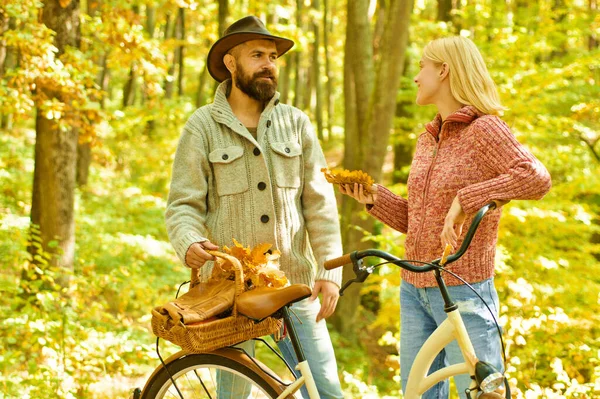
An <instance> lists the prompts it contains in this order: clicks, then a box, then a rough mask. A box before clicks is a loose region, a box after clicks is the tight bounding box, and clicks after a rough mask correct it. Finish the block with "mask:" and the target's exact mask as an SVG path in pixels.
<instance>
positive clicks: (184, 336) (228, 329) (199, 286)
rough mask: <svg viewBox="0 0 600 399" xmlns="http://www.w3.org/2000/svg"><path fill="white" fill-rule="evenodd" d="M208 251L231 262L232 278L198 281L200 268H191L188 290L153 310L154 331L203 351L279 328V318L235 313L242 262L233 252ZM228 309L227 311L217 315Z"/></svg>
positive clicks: (197, 351)
mask: <svg viewBox="0 0 600 399" xmlns="http://www.w3.org/2000/svg"><path fill="white" fill-rule="evenodd" d="M208 252H209V253H210V254H212V255H214V256H217V257H219V258H222V259H224V260H225V261H227V262H230V263H231V265H232V266H233V269H234V271H235V280H221V281H218V282H213V283H200V281H199V270H198V269H192V278H191V288H190V290H189V291H188V292H187V293H186V294H184V295H182V296H181V297H180V298H178V299H176V300H174V301H170V302H169V303H167V304H166V305H163V306H158V307H156V308H154V309H153V310H152V332H153V333H154V335H156V336H157V337H160V338H163V339H166V340H167V341H170V342H173V343H174V344H176V345H179V346H181V348H182V349H185V350H187V351H189V352H192V353H203V352H210V351H213V350H216V349H219V348H222V347H225V346H231V345H234V344H237V343H240V342H243V341H247V340H249V339H252V338H256V337H260V336H264V335H270V334H273V333H275V332H277V331H278V330H280V328H281V325H282V322H281V320H278V319H275V318H272V317H267V318H266V319H263V320H261V321H254V320H251V319H249V318H247V317H245V316H243V315H240V314H238V313H237V306H236V303H235V301H236V299H237V297H238V296H239V295H240V294H242V293H243V292H244V289H245V285H244V275H243V269H242V265H241V263H240V261H239V260H238V259H237V258H236V257H234V256H231V255H228V254H225V253H222V252H218V251H208ZM228 309H231V313H230V315H229V316H226V317H221V318H220V317H219V316H221V315H222V314H223V313H224V312H226V311H227V310H228Z"/></svg>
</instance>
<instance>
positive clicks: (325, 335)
mask: <svg viewBox="0 0 600 399" xmlns="http://www.w3.org/2000/svg"><path fill="white" fill-rule="evenodd" d="M320 309H321V303H320V301H319V299H318V298H317V299H316V300H314V301H309V300H308V299H304V300H302V301H300V302H296V303H295V304H293V305H292V311H293V312H290V313H291V318H292V324H293V325H294V329H295V330H296V333H297V335H298V338H299V339H300V343H301V345H302V349H303V351H304V356H305V357H306V360H308V364H309V366H310V370H311V372H312V375H313V377H314V379H315V383H316V385H317V390H318V391H319V395H320V396H321V398H322V399H330V398H331V399H334V398H335V399H338V398H343V395H342V388H341V386H340V380H339V377H338V372H337V363H336V360H335V354H334V352H333V345H332V344H331V338H330V337H329V332H328V331H327V324H326V323H325V320H321V321H319V322H318V323H317V322H316V318H317V314H318V313H319V310H320ZM294 314H295V315H297V316H298V318H296V316H295V315H294ZM298 319H300V320H298ZM238 346H240V347H242V348H244V349H245V350H246V352H248V353H249V354H251V355H252V356H254V341H246V342H243V343H242V344H240V345H238ZM277 346H279V349H280V350H281V353H282V354H283V357H284V358H285V360H286V361H287V362H288V364H290V365H291V366H292V368H294V367H295V366H296V364H298V360H297V357H296V354H295V352H294V348H293V346H292V342H291V340H290V338H289V337H286V338H285V339H283V340H281V341H279V342H278V343H277ZM294 371H295V373H296V374H297V376H299V372H298V371H296V370H294ZM218 385H219V393H218V398H219V399H230V398H235V399H242V398H246V397H247V396H248V392H249V388H248V386H247V385H246V384H245V383H244V382H243V381H242V380H241V379H239V378H235V377H234V376H233V375H231V374H229V373H227V374H222V375H220V376H219V377H218ZM300 392H301V393H302V397H303V398H305V399H308V392H307V391H306V388H305V387H304V386H303V387H302V388H301V390H300ZM296 397H297V396H296Z"/></svg>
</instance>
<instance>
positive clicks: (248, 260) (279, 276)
mask: <svg viewBox="0 0 600 399" xmlns="http://www.w3.org/2000/svg"><path fill="white" fill-rule="evenodd" d="M271 247H272V245H271V244H258V245H257V246H255V247H254V248H250V247H244V246H243V245H242V244H240V243H239V242H237V241H236V240H235V238H234V239H233V247H232V248H229V247H227V246H223V252H225V253H226V254H228V255H231V256H233V257H235V258H237V259H238V260H239V261H240V263H241V265H242V270H243V274H244V284H245V287H246V289H247V290H249V289H254V288H260V287H271V288H280V287H284V286H286V285H287V284H288V279H287V277H285V274H284V273H283V272H282V271H281V270H279V267H278V264H279V256H280V255H281V252H279V251H277V250H273V251H271ZM234 275H235V271H234V266H233V265H232V264H231V262H230V261H228V260H227V259H223V258H219V257H217V260H216V261H215V264H214V267H213V270H212V275H211V279H210V281H209V282H212V281H219V280H226V279H233V278H234Z"/></svg>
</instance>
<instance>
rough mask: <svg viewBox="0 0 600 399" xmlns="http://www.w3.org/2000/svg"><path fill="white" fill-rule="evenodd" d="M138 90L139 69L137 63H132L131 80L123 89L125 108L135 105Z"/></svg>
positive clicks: (129, 79) (128, 80)
mask: <svg viewBox="0 0 600 399" xmlns="http://www.w3.org/2000/svg"><path fill="white" fill-rule="evenodd" d="M136 88H137V67H136V63H135V61H134V62H132V63H131V69H129V78H128V79H127V82H125V87H123V108H125V107H129V106H131V105H133V103H134V102H135V94H136Z"/></svg>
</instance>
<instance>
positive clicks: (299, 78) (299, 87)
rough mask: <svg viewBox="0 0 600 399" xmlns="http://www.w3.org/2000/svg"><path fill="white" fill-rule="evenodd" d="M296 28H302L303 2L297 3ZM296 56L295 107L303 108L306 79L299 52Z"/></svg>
mask: <svg viewBox="0 0 600 399" xmlns="http://www.w3.org/2000/svg"><path fill="white" fill-rule="evenodd" d="M296 26H298V27H301V26H302V1H300V0H298V1H296ZM293 55H294V104H293V105H294V107H296V108H302V104H303V103H304V97H303V94H304V92H303V87H304V85H305V83H306V82H305V79H304V77H303V73H302V57H301V56H300V52H299V51H295V52H294V53H293Z"/></svg>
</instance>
